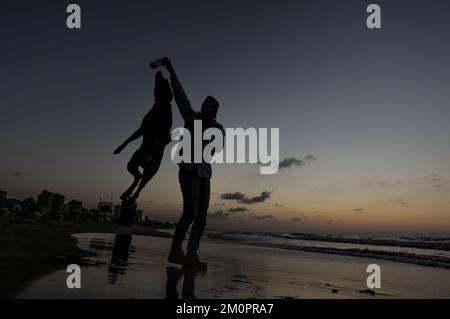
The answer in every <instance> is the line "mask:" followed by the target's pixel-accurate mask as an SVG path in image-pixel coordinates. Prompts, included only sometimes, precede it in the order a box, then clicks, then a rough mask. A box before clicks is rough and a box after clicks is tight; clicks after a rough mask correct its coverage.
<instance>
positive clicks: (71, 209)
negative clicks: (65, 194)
mask: <svg viewBox="0 0 450 319" xmlns="http://www.w3.org/2000/svg"><path fill="white" fill-rule="evenodd" d="M66 210H67V214H68V215H70V216H78V215H80V214H81V213H82V212H83V202H81V201H79V200H75V199H73V200H71V201H70V202H68V203H67V205H66Z"/></svg>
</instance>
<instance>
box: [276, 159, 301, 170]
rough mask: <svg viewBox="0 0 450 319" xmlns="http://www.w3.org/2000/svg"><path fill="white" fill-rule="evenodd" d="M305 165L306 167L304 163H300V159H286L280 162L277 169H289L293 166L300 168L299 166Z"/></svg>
mask: <svg viewBox="0 0 450 319" xmlns="http://www.w3.org/2000/svg"><path fill="white" fill-rule="evenodd" d="M305 165H306V163H305V162H304V161H302V160H301V159H298V158H294V157H291V158H286V159H284V160H282V161H281V162H280V165H279V169H283V168H291V167H293V166H296V167H300V166H305Z"/></svg>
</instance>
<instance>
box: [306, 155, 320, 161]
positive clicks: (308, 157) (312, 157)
mask: <svg viewBox="0 0 450 319" xmlns="http://www.w3.org/2000/svg"><path fill="white" fill-rule="evenodd" d="M303 159H304V160H305V161H308V162H311V161H317V158H316V157H315V156H314V155H307V156H305V157H303Z"/></svg>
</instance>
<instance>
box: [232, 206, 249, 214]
mask: <svg viewBox="0 0 450 319" xmlns="http://www.w3.org/2000/svg"><path fill="white" fill-rule="evenodd" d="M228 211H229V212H230V213H242V212H248V211H249V210H248V209H247V208H245V207H232V208H230V209H229V210H228Z"/></svg>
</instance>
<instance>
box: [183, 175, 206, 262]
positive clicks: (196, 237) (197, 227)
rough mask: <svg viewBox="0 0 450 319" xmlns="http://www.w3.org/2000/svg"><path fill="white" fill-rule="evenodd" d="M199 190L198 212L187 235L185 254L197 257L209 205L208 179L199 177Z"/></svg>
mask: <svg viewBox="0 0 450 319" xmlns="http://www.w3.org/2000/svg"><path fill="white" fill-rule="evenodd" d="M200 180H201V181H200V192H199V198H198V203H199V208H198V213H197V215H196V216H195V217H194V223H193V225H192V229H191V235H190V236H189V243H188V249H187V256H188V257H193V258H197V259H198V256H197V251H198V248H199V246H200V240H201V238H202V236H203V232H204V231H205V226H206V216H207V213H208V207H209V197H210V179H209V178H200Z"/></svg>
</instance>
